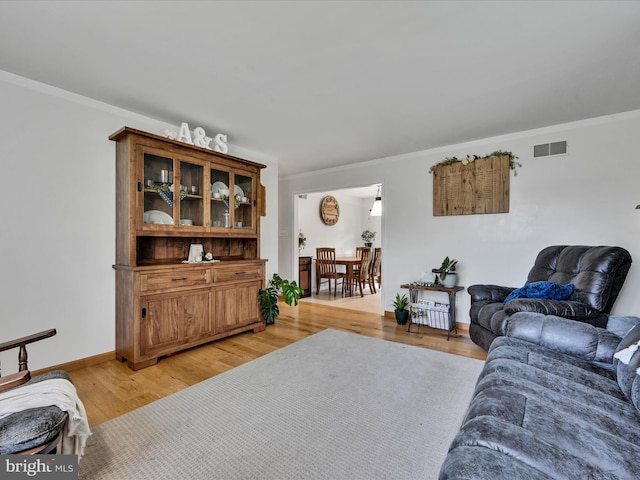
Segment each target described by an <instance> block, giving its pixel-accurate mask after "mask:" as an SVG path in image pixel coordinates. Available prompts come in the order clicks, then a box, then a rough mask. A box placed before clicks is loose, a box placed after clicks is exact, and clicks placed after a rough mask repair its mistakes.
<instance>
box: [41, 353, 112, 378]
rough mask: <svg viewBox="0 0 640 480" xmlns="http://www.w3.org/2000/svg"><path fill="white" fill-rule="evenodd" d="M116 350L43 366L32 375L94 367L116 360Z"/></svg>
mask: <svg viewBox="0 0 640 480" xmlns="http://www.w3.org/2000/svg"><path fill="white" fill-rule="evenodd" d="M115 358H116V352H115V351H112V352H106V353H100V354H98V355H93V356H91V357H87V358H81V359H79V360H74V361H72V362H67V363H61V364H60V365H54V366H52V367H47V368H42V369H40V370H35V371H33V372H31V374H32V375H34V376H35V375H40V374H42V373H47V372H52V371H53V370H64V371H66V372H72V371H74V370H79V369H81V368H86V367H93V366H94V365H98V364H100V363H104V362H108V361H110V360H115Z"/></svg>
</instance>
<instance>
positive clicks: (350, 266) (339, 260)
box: [316, 257, 361, 296]
mask: <svg viewBox="0 0 640 480" xmlns="http://www.w3.org/2000/svg"><path fill="white" fill-rule="evenodd" d="M360 260H361V259H360V258H358V257H336V265H344V266H345V267H346V268H347V271H346V275H347V279H348V278H353V272H354V266H358V265H360ZM319 288H320V272H319V271H318V262H316V291H317V290H318V289H319ZM352 290H353V285H352V282H349V296H351V295H353V291H352Z"/></svg>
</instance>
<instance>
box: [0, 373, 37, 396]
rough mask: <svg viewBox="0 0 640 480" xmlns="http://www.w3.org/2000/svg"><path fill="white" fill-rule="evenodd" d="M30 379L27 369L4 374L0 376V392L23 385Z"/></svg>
mask: <svg viewBox="0 0 640 480" xmlns="http://www.w3.org/2000/svg"><path fill="white" fill-rule="evenodd" d="M29 380H31V374H30V373H29V370H23V371H21V372H17V373H12V374H11V375H5V376H4V377H0V392H4V391H5V390H10V389H12V388H14V387H17V386H19V385H24V384H25V383H27V382H28V381H29Z"/></svg>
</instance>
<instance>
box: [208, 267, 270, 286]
mask: <svg viewBox="0 0 640 480" xmlns="http://www.w3.org/2000/svg"><path fill="white" fill-rule="evenodd" d="M262 270H263V269H262V265H247V266H239V265H233V266H229V267H221V268H220V267H218V268H214V270H213V281H214V282H235V281H241V280H254V279H257V280H262V278H263V276H264V274H263V271H262Z"/></svg>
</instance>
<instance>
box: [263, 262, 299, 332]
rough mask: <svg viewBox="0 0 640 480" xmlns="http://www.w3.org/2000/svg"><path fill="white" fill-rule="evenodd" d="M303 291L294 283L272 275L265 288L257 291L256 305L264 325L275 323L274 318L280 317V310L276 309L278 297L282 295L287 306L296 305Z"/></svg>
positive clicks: (275, 274)
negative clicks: (258, 307)
mask: <svg viewBox="0 0 640 480" xmlns="http://www.w3.org/2000/svg"><path fill="white" fill-rule="evenodd" d="M303 293H304V291H303V290H302V289H301V288H300V287H298V284H297V283H296V282H290V281H289V280H285V279H284V278H281V277H280V275H278V274H277V273H274V274H273V277H272V278H271V280H269V282H268V283H267V287H266V288H265V289H264V290H263V289H260V290H258V305H259V306H260V312H261V313H262V318H264V321H265V323H267V324H272V323H275V321H276V317H277V316H278V315H280V308H279V307H278V295H282V297H283V298H284V301H285V303H286V304H287V305H291V304H292V303H293V304H294V306H297V305H298V300H300V297H301V296H302V295H303Z"/></svg>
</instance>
